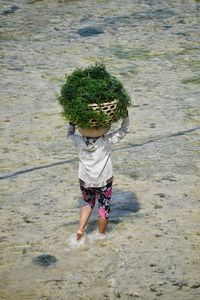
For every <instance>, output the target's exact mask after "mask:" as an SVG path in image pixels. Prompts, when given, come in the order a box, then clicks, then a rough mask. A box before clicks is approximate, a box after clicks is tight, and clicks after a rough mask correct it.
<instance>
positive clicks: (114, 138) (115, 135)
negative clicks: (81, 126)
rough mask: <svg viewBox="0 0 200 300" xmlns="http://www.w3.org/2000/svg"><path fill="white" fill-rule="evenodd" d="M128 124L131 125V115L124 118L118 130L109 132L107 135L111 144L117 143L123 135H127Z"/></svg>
mask: <svg viewBox="0 0 200 300" xmlns="http://www.w3.org/2000/svg"><path fill="white" fill-rule="evenodd" d="M128 126H129V116H127V117H126V118H125V119H123V120H122V123H121V127H120V128H119V129H118V130H116V131H114V132H112V133H110V134H107V135H106V136H105V137H106V138H107V139H108V141H109V142H110V143H111V144H115V143H117V142H118V141H119V140H121V139H122V138H123V137H125V135H126V134H127V133H128Z"/></svg>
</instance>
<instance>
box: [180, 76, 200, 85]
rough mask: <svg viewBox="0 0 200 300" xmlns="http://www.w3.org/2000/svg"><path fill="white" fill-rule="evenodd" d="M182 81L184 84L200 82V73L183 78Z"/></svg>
mask: <svg viewBox="0 0 200 300" xmlns="http://www.w3.org/2000/svg"><path fill="white" fill-rule="evenodd" d="M181 83H183V84H189V83H192V84H200V75H199V76H193V77H189V78H185V79H183V80H181Z"/></svg>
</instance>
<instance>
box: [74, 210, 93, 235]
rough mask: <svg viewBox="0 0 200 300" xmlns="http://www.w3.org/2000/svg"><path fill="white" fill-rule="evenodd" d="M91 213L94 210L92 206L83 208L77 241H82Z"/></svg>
mask: <svg viewBox="0 0 200 300" xmlns="http://www.w3.org/2000/svg"><path fill="white" fill-rule="evenodd" d="M91 212H92V208H91V207H90V206H83V207H82V208H81V213H80V225H79V229H78V231H77V233H76V237H77V241H78V240H80V239H81V238H82V236H83V233H84V229H85V225H86V224H87V221H88V220H89V217H90V215H91Z"/></svg>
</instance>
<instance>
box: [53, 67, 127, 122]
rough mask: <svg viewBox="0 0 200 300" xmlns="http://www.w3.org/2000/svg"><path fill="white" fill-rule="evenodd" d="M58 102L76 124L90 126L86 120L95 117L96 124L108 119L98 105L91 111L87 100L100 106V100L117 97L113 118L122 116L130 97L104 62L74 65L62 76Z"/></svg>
mask: <svg viewBox="0 0 200 300" xmlns="http://www.w3.org/2000/svg"><path fill="white" fill-rule="evenodd" d="M58 100H59V103H60V105H61V106H62V109H63V112H62V114H63V116H64V117H65V118H66V119H67V120H68V121H70V122H72V123H74V124H77V125H78V126H79V127H82V128H86V127H90V121H91V120H96V121H97V123H98V124H99V126H103V125H105V124H107V123H108V119H109V118H108V115H106V114H105V113H104V111H103V110H102V109H100V110H99V111H95V110H94V109H93V108H92V107H91V106H90V104H93V103H96V104H98V105H99V106H100V107H101V105H102V104H103V103H107V102H112V101H114V100H117V107H116V110H115V114H116V120H119V119H121V118H124V117H125V116H126V114H127V107H128V106H129V105H130V103H131V100H130V97H129V96H128V94H127V93H126V91H125V89H124V87H123V85H122V83H121V82H120V81H119V80H118V79H117V78H115V77H114V76H112V75H111V74H110V73H109V72H108V71H107V70H106V67H105V65H104V64H101V63H96V64H95V65H91V66H89V67H87V68H78V69H76V70H75V71H74V72H73V73H72V74H70V75H69V76H67V77H66V81H65V82H64V84H63V86H62V88H61V92H60V95H59V97H58Z"/></svg>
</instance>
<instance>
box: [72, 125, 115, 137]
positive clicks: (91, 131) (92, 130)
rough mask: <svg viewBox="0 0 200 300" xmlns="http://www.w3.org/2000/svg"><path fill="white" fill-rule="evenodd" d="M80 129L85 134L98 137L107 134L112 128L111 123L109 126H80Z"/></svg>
mask: <svg viewBox="0 0 200 300" xmlns="http://www.w3.org/2000/svg"><path fill="white" fill-rule="evenodd" d="M78 130H79V132H80V133H81V134H83V135H84V136H87V137H90V138H97V137H100V136H102V135H104V134H106V133H107V132H108V131H109V130H110V125H108V126H101V127H88V128H81V127H78Z"/></svg>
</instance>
